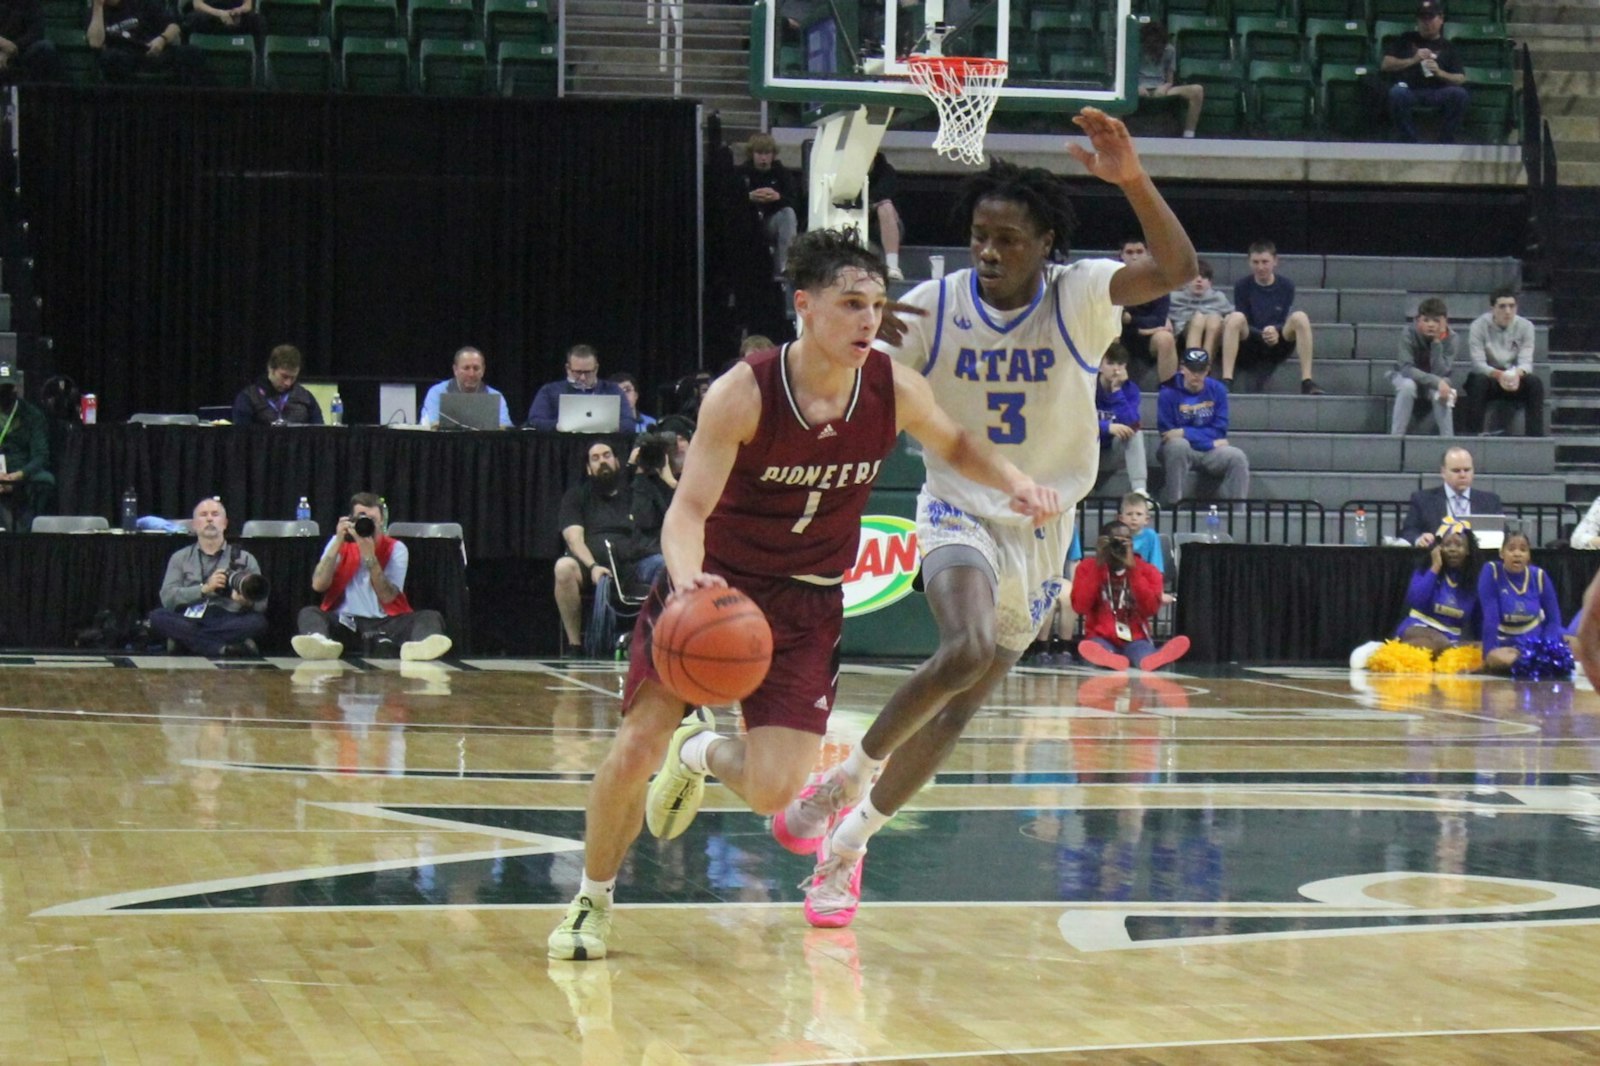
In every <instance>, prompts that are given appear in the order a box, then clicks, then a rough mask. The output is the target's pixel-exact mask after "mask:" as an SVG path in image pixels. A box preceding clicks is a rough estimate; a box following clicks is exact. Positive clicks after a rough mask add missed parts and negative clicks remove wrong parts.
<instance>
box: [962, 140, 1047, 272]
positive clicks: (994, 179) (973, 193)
mask: <svg viewBox="0 0 1600 1066" xmlns="http://www.w3.org/2000/svg"><path fill="white" fill-rule="evenodd" d="M984 200H1010V201H1012V202H1014V203H1018V204H1021V205H1022V207H1023V209H1024V210H1025V211H1027V213H1028V217H1029V218H1030V219H1031V220H1032V221H1033V224H1034V226H1035V227H1037V229H1038V231H1039V232H1040V233H1045V232H1046V231H1048V232H1050V233H1052V234H1054V236H1055V243H1054V244H1053V245H1052V246H1051V250H1052V251H1053V252H1054V253H1055V254H1056V255H1057V256H1059V257H1060V258H1063V259H1065V258H1066V257H1067V253H1068V252H1069V251H1070V250H1071V244H1072V236H1073V234H1074V233H1075V232H1076V231H1077V229H1078V213H1077V212H1076V211H1074V210H1073V209H1072V200H1071V198H1070V197H1068V195H1067V183H1066V182H1064V181H1062V180H1061V179H1060V178H1059V177H1057V176H1056V175H1054V174H1052V173H1050V172H1049V171H1048V170H1045V169H1044V168H1043V167H1020V166H1017V165H1016V164H1015V163H1007V162H1006V161H1005V160H1004V159H995V160H994V161H992V162H991V163H990V164H989V169H988V170H986V171H984V172H983V173H982V174H974V175H973V176H972V177H970V178H968V179H967V180H966V181H965V182H963V183H962V185H961V191H960V192H959V193H958V194H957V195H956V203H955V207H954V208H953V209H952V211H951V214H950V217H951V221H952V223H953V224H954V225H955V226H957V227H958V228H961V229H967V228H969V227H971V225H972V213H973V212H974V211H976V210H977V209H978V205H979V204H980V203H982V202H983V201H984Z"/></svg>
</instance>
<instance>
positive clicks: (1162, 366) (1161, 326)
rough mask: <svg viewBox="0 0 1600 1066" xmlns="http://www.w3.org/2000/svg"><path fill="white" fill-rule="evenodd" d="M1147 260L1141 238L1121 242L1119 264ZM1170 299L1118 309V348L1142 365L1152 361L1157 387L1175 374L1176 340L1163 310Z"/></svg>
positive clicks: (1176, 358)
mask: <svg viewBox="0 0 1600 1066" xmlns="http://www.w3.org/2000/svg"><path fill="white" fill-rule="evenodd" d="M1149 257H1150V252H1149V250H1148V249H1147V248H1146V247H1145V243H1144V238H1143V237H1128V238H1126V239H1124V240H1123V242H1122V261H1123V263H1125V264H1132V263H1137V262H1139V261H1141V260H1143V259H1148V258H1149ZM1171 303H1172V298H1171V297H1170V296H1157V297H1156V298H1155V299H1154V300H1150V301H1148V302H1146V303H1142V304H1133V305H1131V306H1128V307H1124V308H1123V309H1122V346H1123V347H1124V348H1126V349H1127V351H1128V355H1129V356H1130V360H1129V361H1130V363H1131V362H1132V359H1138V360H1140V361H1141V362H1142V363H1144V362H1149V361H1151V360H1154V362H1155V365H1156V381H1157V383H1158V384H1159V383H1160V382H1164V381H1166V380H1167V379H1169V378H1171V377H1172V376H1173V375H1174V374H1176V373H1177V372H1178V341H1177V338H1176V337H1174V336H1173V332H1172V320H1171V319H1170V318H1169V317H1168V315H1167V309H1168V307H1169V306H1170V305H1171Z"/></svg>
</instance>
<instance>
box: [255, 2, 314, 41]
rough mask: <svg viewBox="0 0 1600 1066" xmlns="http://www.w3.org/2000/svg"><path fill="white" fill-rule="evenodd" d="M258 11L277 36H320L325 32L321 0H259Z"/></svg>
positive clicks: (268, 27)
mask: <svg viewBox="0 0 1600 1066" xmlns="http://www.w3.org/2000/svg"><path fill="white" fill-rule="evenodd" d="M260 11H261V18H262V20H263V21H265V22H266V24H267V29H269V30H271V31H272V32H273V33H274V34H276V35H277V36H279V37H321V36H322V35H323V34H324V33H325V32H327V27H326V26H325V25H323V20H322V3H321V0H261V3H260Z"/></svg>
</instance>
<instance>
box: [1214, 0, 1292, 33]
mask: <svg viewBox="0 0 1600 1066" xmlns="http://www.w3.org/2000/svg"><path fill="white" fill-rule="evenodd" d="M1293 4H1294V0H1289V7H1288V9H1285V6H1284V2H1283V0H1228V14H1229V15H1230V16H1231V17H1232V18H1233V21H1234V22H1235V23H1236V24H1237V23H1238V21H1239V20H1240V19H1242V18H1252V19H1276V18H1293V17H1294V11H1293ZM1295 21H1296V24H1298V22H1299V20H1298V19H1296V20H1295ZM1235 28H1237V26H1235Z"/></svg>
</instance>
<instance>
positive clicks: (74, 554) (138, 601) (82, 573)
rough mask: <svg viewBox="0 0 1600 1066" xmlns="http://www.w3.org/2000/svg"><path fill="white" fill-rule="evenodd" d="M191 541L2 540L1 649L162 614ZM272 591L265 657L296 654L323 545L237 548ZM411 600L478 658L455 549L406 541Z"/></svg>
mask: <svg viewBox="0 0 1600 1066" xmlns="http://www.w3.org/2000/svg"><path fill="white" fill-rule="evenodd" d="M193 539H194V538H192V537H179V536H165V535H162V534H150V533H134V534H122V533H37V534H32V535H28V536H4V537H0V645H4V646H9V647H24V648H52V647H54V648H60V647H71V646H72V643H73V639H74V638H75V637H76V636H77V634H78V633H79V631H81V630H83V629H85V628H87V627H88V626H89V625H90V624H91V622H93V620H94V617H95V615H96V613H98V612H99V611H101V610H105V609H110V610H113V611H117V612H119V613H122V614H129V613H137V614H139V615H143V614H145V613H148V612H149V611H150V610H151V609H153V608H155V607H159V606H160V605H161V579H162V578H163V577H164V576H165V575H166V572H167V560H168V559H169V558H171V556H172V553H173V552H175V551H177V550H178V549H179V548H182V547H184V546H185V545H186V544H190V543H192V542H193ZM238 543H239V544H240V545H241V546H243V547H244V548H245V549H246V550H248V551H249V552H250V553H251V554H252V555H254V556H255V557H256V559H257V561H258V562H260V564H261V571H262V573H264V574H265V575H266V576H267V578H268V580H269V581H271V583H272V596H271V597H270V599H269V600H268V601H267V623H268V630H267V636H266V639H265V640H264V641H262V642H261V649H262V651H264V652H268V653H271V654H289V653H290V649H289V638H290V637H292V636H294V633H295V617H296V615H298V614H299V612H300V608H302V607H304V606H306V605H308V604H311V603H314V602H316V599H317V597H316V594H315V593H314V592H312V591H311V572H312V571H313V570H314V569H316V565H317V558H318V557H319V556H320V555H321V554H322V549H323V546H324V544H325V543H326V541H325V539H324V538H321V537H284V538H268V539H256V540H241V541H239V542H238ZM406 546H407V548H409V549H410V552H411V564H410V568H409V570H408V571H407V574H406V596H407V598H408V599H410V601H411V605H412V607H414V608H419V609H420V608H432V609H434V610H436V611H439V612H441V613H442V614H443V615H444V620H445V630H446V632H447V633H448V634H449V635H450V637H451V639H452V640H454V641H455V642H456V648H455V654H464V653H467V652H470V651H471V639H470V632H469V629H470V625H469V621H468V620H469V604H468V600H467V579H466V578H467V575H466V567H465V565H464V564H463V563H462V560H461V544H460V542H459V541H455V540H435V539H428V540H409V539H408V540H407V541H406Z"/></svg>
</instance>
